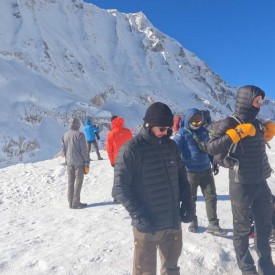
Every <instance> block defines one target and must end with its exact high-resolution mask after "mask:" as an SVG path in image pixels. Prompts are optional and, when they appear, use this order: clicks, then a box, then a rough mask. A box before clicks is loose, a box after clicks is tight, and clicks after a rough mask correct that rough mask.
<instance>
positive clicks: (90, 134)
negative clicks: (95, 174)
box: [84, 119, 103, 160]
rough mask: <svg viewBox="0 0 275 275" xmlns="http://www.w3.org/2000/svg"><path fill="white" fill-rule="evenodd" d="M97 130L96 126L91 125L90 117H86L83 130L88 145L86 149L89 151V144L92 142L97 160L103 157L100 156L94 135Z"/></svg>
mask: <svg viewBox="0 0 275 275" xmlns="http://www.w3.org/2000/svg"><path fill="white" fill-rule="evenodd" d="M98 131H99V129H98V127H96V126H94V125H92V124H91V120H90V119H86V121H85V127H84V132H85V136H86V141H87V145H88V151H89V153H90V151H91V144H93V145H94V148H95V151H96V154H97V158H98V160H102V159H103V158H102V157H101V156H100V153H99V149H98V144H97V141H96V136H95V133H98Z"/></svg>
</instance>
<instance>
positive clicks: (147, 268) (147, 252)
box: [133, 228, 182, 275]
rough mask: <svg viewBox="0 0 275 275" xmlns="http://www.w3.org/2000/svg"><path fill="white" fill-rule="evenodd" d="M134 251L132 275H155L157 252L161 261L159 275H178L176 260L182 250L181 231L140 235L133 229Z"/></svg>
mask: <svg viewBox="0 0 275 275" xmlns="http://www.w3.org/2000/svg"><path fill="white" fill-rule="evenodd" d="M133 233H134V241H135V250H134V262H133V275H156V269H157V250H158V251H159V255H160V261H161V269H160V274H161V275H180V268H179V267H178V259H179V257H180V254H181V249H182V231H181V229H178V230H173V229H167V230H162V231H157V232H156V233H154V234H152V233H141V232H139V231H138V230H137V229H136V228H133Z"/></svg>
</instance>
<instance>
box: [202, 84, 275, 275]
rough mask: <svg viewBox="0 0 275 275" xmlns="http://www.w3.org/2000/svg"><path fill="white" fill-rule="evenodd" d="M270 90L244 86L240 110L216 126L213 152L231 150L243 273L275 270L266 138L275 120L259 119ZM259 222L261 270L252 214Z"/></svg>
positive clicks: (233, 201) (211, 144) (235, 225)
mask: <svg viewBox="0 0 275 275" xmlns="http://www.w3.org/2000/svg"><path fill="white" fill-rule="evenodd" d="M264 98H265V93H264V91H262V90H261V89H260V88H258V87H256V86H252V85H247V86H243V87H241V88H239V89H238V92H237V97H236V107H235V114H234V116H232V117H227V118H226V119H223V120H221V121H219V122H217V123H215V124H214V128H213V137H211V139H210V141H209V142H208V144H207V148H208V151H209V153H210V154H211V155H213V156H215V158H217V159H218V158H220V156H221V155H223V154H224V153H225V152H228V151H229V150H231V149H230V148H232V146H234V150H232V152H231V154H230V156H229V157H230V161H229V194H230V200H231V207H232V214H233V228H234V231H233V245H234V248H235V252H236V257H237V262H238V266H239V268H240V270H241V271H242V274H243V275H252V274H261V275H271V274H275V267H274V264H273V261H272V257H271V248H270V244H269V237H270V234H271V230H272V208H273V203H272V195H271V191H270V189H269V187H268V185H267V181H266V179H267V178H269V177H270V175H271V172H272V169H271V167H270V165H269V162H268V158H267V154H266V142H267V141H269V140H270V139H271V138H272V137H273V136H274V135H275V124H274V123H273V122H268V123H266V124H264V125H263V124H262V123H261V122H260V121H259V120H257V119H256V116H257V114H258V113H259V111H260V108H261V105H262V103H263V99H264ZM251 214H252V215H253V218H254V221H255V229H256V236H255V246H256V252H257V254H258V257H259V260H258V273H257V271H256V267H255V265H254V260H253V258H252V256H251V254H250V252H249V237H248V235H249V232H250V220H249V218H250V216H251Z"/></svg>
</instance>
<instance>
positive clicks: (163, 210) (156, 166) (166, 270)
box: [112, 102, 193, 275]
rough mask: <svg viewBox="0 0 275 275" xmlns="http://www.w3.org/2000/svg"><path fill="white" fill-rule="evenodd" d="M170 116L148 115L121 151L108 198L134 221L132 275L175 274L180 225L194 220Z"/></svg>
mask: <svg viewBox="0 0 275 275" xmlns="http://www.w3.org/2000/svg"><path fill="white" fill-rule="evenodd" d="M172 125H173V114H172V112H171V110H170V108H169V107H168V106H167V105H165V104H163V103H161V102H155V103H153V104H152V105H151V106H150V107H149V108H148V109H147V111H146V114H145V117H144V125H143V128H142V129H141V131H140V133H139V134H138V135H137V136H136V137H134V138H133V139H131V140H130V141H128V142H127V143H125V144H124V145H123V146H122V147H121V149H120V150H119V153H118V156H117V160H116V165H115V176H114V187H113V191H112V195H113V197H114V198H115V199H117V200H118V201H120V202H121V203H122V205H123V206H124V207H125V208H126V210H127V211H128V212H129V214H130V216H131V218H132V225H133V234H134V241H135V252H134V264H133V273H132V274H133V275H138V274H148V275H149V274H150V275H151V274H156V262H157V259H156V255H157V247H158V249H159V251H160V258H161V274H167V275H172V274H173V275H179V274H180V271H179V267H178V266H177V262H178V258H179V256H180V254H181V249H182V231H181V221H183V222H190V221H191V220H192V219H193V208H192V199H191V191H190V185H189V182H188V179H187V176H186V170H185V167H184V163H183V162H182V160H181V158H180V156H179V152H178V150H177V145H176V143H175V142H174V141H173V140H171V139H170V138H169V135H171V133H172V128H171V127H172Z"/></svg>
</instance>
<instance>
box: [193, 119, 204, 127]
mask: <svg viewBox="0 0 275 275" xmlns="http://www.w3.org/2000/svg"><path fill="white" fill-rule="evenodd" d="M201 124H202V120H200V121H191V125H192V126H195V127H198V126H200V125H201Z"/></svg>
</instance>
